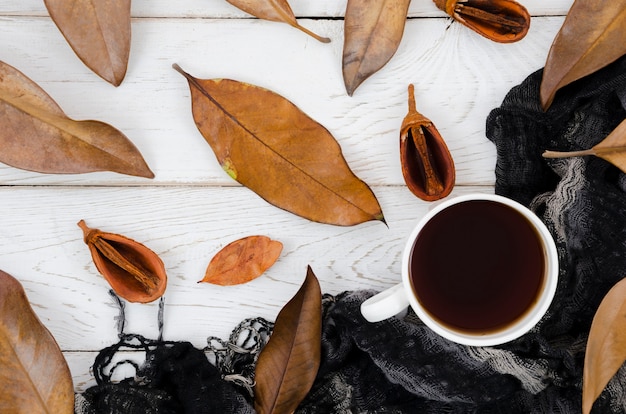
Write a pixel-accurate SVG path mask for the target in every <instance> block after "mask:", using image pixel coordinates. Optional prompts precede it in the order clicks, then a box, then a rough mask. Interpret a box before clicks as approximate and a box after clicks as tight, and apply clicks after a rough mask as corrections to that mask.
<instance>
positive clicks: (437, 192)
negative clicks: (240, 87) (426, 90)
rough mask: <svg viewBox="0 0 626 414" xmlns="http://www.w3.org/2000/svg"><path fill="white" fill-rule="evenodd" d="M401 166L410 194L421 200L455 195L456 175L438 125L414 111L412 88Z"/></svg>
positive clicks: (402, 137) (403, 129)
mask: <svg viewBox="0 0 626 414" xmlns="http://www.w3.org/2000/svg"><path fill="white" fill-rule="evenodd" d="M400 162H401V165H402V175H403V176H404V181H405V182H406V184H407V186H408V187H409V190H411V192H412V193H413V194H415V195H416V196H417V197H419V198H421V199H422V200H426V201H434V200H439V199H441V198H444V197H446V196H447V195H448V194H450V192H451V191H452V188H453V187H454V181H455V175H456V173H455V168H454V161H453V159H452V155H451V154H450V151H449V150H448V146H447V145H446V143H445V141H444V140H443V138H442V137H441V135H440V134H439V131H438V130H437V128H436V127H435V125H434V124H433V123H432V122H431V121H430V119H428V118H426V117H425V116H424V115H422V114H420V113H419V112H417V110H416V109H415V92H414V87H413V85H409V113H408V114H407V115H406V117H405V118H404V120H403V121H402V126H401V128H400Z"/></svg>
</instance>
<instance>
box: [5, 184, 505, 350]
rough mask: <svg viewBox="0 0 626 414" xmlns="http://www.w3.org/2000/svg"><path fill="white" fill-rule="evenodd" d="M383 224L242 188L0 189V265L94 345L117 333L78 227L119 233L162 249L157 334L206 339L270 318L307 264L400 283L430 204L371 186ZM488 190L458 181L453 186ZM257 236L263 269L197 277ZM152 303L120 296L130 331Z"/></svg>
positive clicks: (62, 333)
mask: <svg viewBox="0 0 626 414" xmlns="http://www.w3.org/2000/svg"><path fill="white" fill-rule="evenodd" d="M374 191H375V193H376V195H377V197H378V199H379V202H380V203H381V206H382V208H383V211H384V213H385V218H386V220H387V224H388V227H387V226H385V225H384V224H382V223H381V222H370V223H364V224H361V225H358V226H353V227H339V226H331V225H326V224H319V223H313V222H310V221H308V220H305V219H302V218H299V217H297V216H294V215H293V214H290V213H287V212H285V211H283V210H280V209H278V208H275V207H273V206H271V205H269V204H268V203H266V202H265V201H263V200H262V199H260V198H259V197H258V196H256V195H255V194H254V193H252V192H250V191H249V190H247V189H244V188H238V187H230V188H213V187H209V188H182V187H181V188H173V187H162V188H153V187H139V188H110V187H104V188H97V187H2V188H0V199H1V200H2V203H0V217H2V218H3V225H2V227H0V269H2V270H3V271H5V272H7V273H9V274H11V275H13V276H14V277H15V278H17V279H18V280H20V281H21V282H22V284H23V285H24V288H25V290H26V292H27V295H28V298H29V300H30V302H31V303H32V305H33V308H34V309H35V312H36V313H37V314H38V315H39V317H40V318H41V320H42V321H43V323H44V324H45V325H46V326H47V327H48V329H50V331H51V332H52V333H53V335H54V336H55V338H56V339H57V341H58V342H59V344H60V346H61V348H62V349H63V350H74V351H82V350H97V349H101V348H103V347H105V346H107V345H110V344H111V343H113V342H115V341H116V338H117V330H116V329H117V327H116V324H115V317H116V316H117V315H118V313H119V309H118V308H117V306H116V304H115V302H114V300H113V299H112V298H111V297H110V296H109V294H108V290H109V286H108V284H107V283H106V281H105V280H104V279H103V278H102V277H101V276H100V275H99V274H98V273H97V271H96V269H95V267H94V265H93V262H92V259H91V256H90V254H89V252H88V249H87V246H86V245H85V244H84V243H83V240H82V232H81V230H80V229H79V228H78V227H77V226H76V223H77V222H78V221H79V220H80V219H84V220H85V221H86V223H87V225H89V226H90V227H94V228H100V229H101V230H104V231H109V232H113V233H118V234H123V235H125V236H127V237H130V238H132V239H134V240H136V241H139V242H141V243H143V244H145V245H146V246H148V247H149V248H151V249H152V250H153V251H154V252H156V253H157V254H159V256H160V257H161V258H162V260H163V262H164V263H165V267H166V269H167V271H168V289H167V291H166V294H165V298H166V300H165V306H166V308H165V330H164V334H165V338H166V339H171V340H189V341H191V342H192V343H193V344H194V345H196V346H200V347H202V346H204V345H203V344H204V343H205V341H206V338H207V337H208V336H210V335H216V336H220V337H222V338H225V337H227V335H228V334H229V333H230V331H231V330H232V329H233V328H234V327H235V326H236V325H237V324H238V323H239V322H240V321H241V320H242V319H244V318H248V317H256V316H262V317H265V318H268V319H274V318H275V316H276V314H277V313H278V311H279V310H280V308H281V307H282V306H283V305H284V304H285V303H286V302H287V301H288V300H289V299H290V298H291V297H292V296H293V294H295V292H296V291H297V290H298V288H299V286H300V284H301V283H302V281H303V280H304V276H305V274H306V269H307V266H309V265H310V266H311V267H312V269H313V271H314V272H315V273H316V275H317V276H318V278H319V279H320V283H321V286H322V290H323V291H324V292H325V293H331V294H336V293H339V292H342V291H344V290H354V289H377V290H380V289H382V288H385V287H389V286H391V285H393V284H395V283H398V282H399V280H400V260H401V255H402V249H403V245H404V243H405V239H406V238H407V237H408V235H409V232H410V231H411V229H412V227H413V226H414V224H415V223H416V222H417V220H419V218H420V217H421V216H423V215H424V213H425V212H426V211H427V210H428V209H429V208H430V206H431V205H432V204H431V203H427V202H424V201H421V200H419V199H417V198H415V197H414V196H413V195H412V194H411V193H410V192H409V191H408V190H407V189H406V188H404V187H377V188H375V189H374ZM470 191H479V192H493V189H492V188H491V187H460V188H458V189H457V190H455V193H454V194H461V193H467V192H470ZM252 234H262V235H266V236H269V237H271V238H273V239H276V240H279V241H281V242H282V243H283V244H284V249H283V252H282V254H281V257H280V258H279V260H278V262H277V263H276V264H275V265H274V266H273V267H271V268H270V269H269V270H268V271H267V272H266V274H265V275H264V276H262V277H260V278H258V279H256V280H254V281H252V282H250V283H247V284H244V285H240V286H229V287H220V286H214V285H209V284H198V283H197V282H198V281H199V280H200V279H201V278H202V276H203V275H204V271H205V269H206V266H207V265H208V263H209V261H210V259H211V258H212V257H213V255H214V254H215V253H216V252H217V251H219V250H220V249H221V248H222V247H223V246H225V245H226V244H227V243H229V242H231V241H233V240H236V239H238V238H241V237H244V236H248V235H252ZM157 305H158V304H157V303H156V302H155V303H152V304H147V305H142V304H128V305H127V322H128V323H127V328H126V332H132V333H141V334H144V335H146V336H148V337H152V338H156V337H157V336H158V329H157V313H158V306H157Z"/></svg>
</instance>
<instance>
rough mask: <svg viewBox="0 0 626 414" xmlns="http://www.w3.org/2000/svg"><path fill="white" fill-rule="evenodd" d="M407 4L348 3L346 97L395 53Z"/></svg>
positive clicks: (388, 0)
mask: <svg viewBox="0 0 626 414" xmlns="http://www.w3.org/2000/svg"><path fill="white" fill-rule="evenodd" d="M409 3H410V0H348V3H347V5H346V15H345V20H344V43H343V62H342V66H343V81H344V84H345V87H346V92H347V93H348V95H350V96H352V94H353V93H354V91H355V90H356V88H358V87H359V85H360V84H361V83H363V81H365V79H367V78H369V77H370V76H371V75H373V74H374V73H376V72H377V71H378V70H380V69H381V68H382V67H383V66H385V64H387V62H389V60H390V59H391V57H392V56H393V55H394V54H395V53H396V50H397V49H398V46H399V45H400V41H401V40H402V35H403V34H404V25H405V23H406V17H407V12H408V9H409Z"/></svg>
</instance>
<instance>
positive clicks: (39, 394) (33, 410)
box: [0, 271, 74, 414]
mask: <svg viewBox="0 0 626 414" xmlns="http://www.w3.org/2000/svg"><path fill="white" fill-rule="evenodd" d="M0 412H2V413H12V414H38V413H58V414H70V413H73V412H74V386H73V384H72V375H71V374H70V370H69V368H68V366H67V363H66V361H65V358H64V357H63V354H62V353H61V350H60V349H59V346H58V345H57V343H56V341H55V340H54V337H53V336H52V334H50V332H49V331H48V330H47V329H46V327H45V326H43V325H42V324H41V321H39V319H38V318H37V315H35V313H34V312H33V309H32V308H31V306H30V304H29V302H28V298H27V297H26V293H25V292H24V288H23V287H22V285H21V284H20V282H18V281H17V280H16V279H15V278H13V277H12V276H10V275H9V274H7V273H5V272H3V271H0Z"/></svg>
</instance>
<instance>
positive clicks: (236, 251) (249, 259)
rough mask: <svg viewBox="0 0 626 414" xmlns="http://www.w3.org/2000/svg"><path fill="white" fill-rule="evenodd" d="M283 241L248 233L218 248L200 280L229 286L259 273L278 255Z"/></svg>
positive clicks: (255, 276) (253, 277) (243, 281)
mask: <svg viewBox="0 0 626 414" xmlns="http://www.w3.org/2000/svg"><path fill="white" fill-rule="evenodd" d="M282 250H283V244H282V243H281V242H279V241H276V240H272V239H270V238H269V237H266V236H248V237H244V238H243V239H239V240H235V241H234V242H232V243H229V244H228V245H226V246H225V247H224V248H223V249H222V250H220V251H219V252H218V253H217V254H216V255H215V256H213V259H211V262H210V263H209V266H208V267H207V269H206V273H205V275H204V278H203V279H202V280H201V281H200V282H207V283H212V284H215V285H222V286H231V285H239V284H242V283H246V282H249V281H251V280H253V279H256V278H257V277H259V276H261V275H262V274H263V273H264V272H265V271H266V270H267V269H269V268H270V266H272V265H273V264H274V262H276V260H277V259H278V256H280V252H281V251H282Z"/></svg>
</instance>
